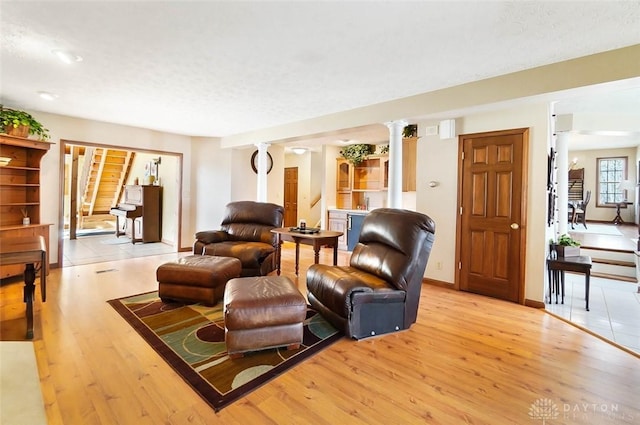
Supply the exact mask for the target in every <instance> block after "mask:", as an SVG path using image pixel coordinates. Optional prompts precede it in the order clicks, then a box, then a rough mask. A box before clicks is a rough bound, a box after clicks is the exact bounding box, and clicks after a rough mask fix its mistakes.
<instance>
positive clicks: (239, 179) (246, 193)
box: [231, 145, 284, 205]
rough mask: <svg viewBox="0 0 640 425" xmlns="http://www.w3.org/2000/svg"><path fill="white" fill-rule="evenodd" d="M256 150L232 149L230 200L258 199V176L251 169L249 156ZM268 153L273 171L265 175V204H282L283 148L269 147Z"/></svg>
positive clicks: (253, 148) (252, 148)
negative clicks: (271, 160)
mask: <svg viewBox="0 0 640 425" xmlns="http://www.w3.org/2000/svg"><path fill="white" fill-rule="evenodd" d="M256 150H257V148H256V147H255V146H252V147H250V148H245V149H233V150H232V154H231V163H232V170H231V200H232V201H247V200H248V201H255V200H256V199H258V175H257V174H256V173H255V172H254V171H253V169H252V168H251V155H253V152H255V151H256ZM267 150H268V152H269V154H270V155H271V158H272V159H273V169H272V170H271V172H270V173H269V174H267V202H272V203H274V204H278V205H283V203H284V195H283V189H284V148H283V147H282V146H279V145H271V146H269V147H268V149H267Z"/></svg>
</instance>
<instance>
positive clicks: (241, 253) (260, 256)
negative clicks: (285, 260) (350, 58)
mask: <svg viewBox="0 0 640 425" xmlns="http://www.w3.org/2000/svg"><path fill="white" fill-rule="evenodd" d="M275 250H276V249H275V248H274V247H273V246H272V245H270V244H268V243H264V242H243V241H225V242H219V243H215V244H211V245H206V246H205V247H204V255H216V256H219V257H235V258H237V259H239V260H240V262H241V263H242V268H243V269H245V268H252V269H255V268H260V264H261V263H262V260H264V258H266V257H267V256H268V255H269V254H271V253H273V252H275Z"/></svg>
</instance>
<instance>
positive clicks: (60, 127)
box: [29, 111, 195, 262]
mask: <svg viewBox="0 0 640 425" xmlns="http://www.w3.org/2000/svg"><path fill="white" fill-rule="evenodd" d="M29 112H30V113H32V114H33V115H34V117H36V119H38V121H40V122H42V123H43V124H44V125H45V126H46V127H47V128H48V129H49V132H50V135H51V141H52V142H53V143H54V145H53V146H52V147H51V149H50V151H49V152H48V153H47V154H46V155H45V156H44V157H43V159H42V165H41V166H42V170H41V177H40V178H41V185H42V190H41V198H42V199H41V201H42V207H41V209H40V214H41V217H40V220H41V222H42V223H50V224H51V225H52V226H51V228H50V239H51V243H50V246H49V252H50V258H51V261H52V262H56V261H57V258H58V244H57V241H58V235H61V234H62V229H60V228H59V225H58V220H59V217H58V216H59V211H61V210H62V208H63V205H61V199H60V191H61V189H60V185H61V184H62V181H63V177H64V176H61V175H60V169H61V167H60V164H61V163H64V157H63V156H62V157H61V152H60V145H61V143H60V139H65V140H67V141H76V142H86V143H95V144H104V145H111V146H121V147H123V148H125V149H131V148H139V149H148V150H155V151H165V152H174V153H182V155H183V158H184V163H185V164H191V138H190V137H187V136H180V135H175V134H169V133H162V132H158V131H153V130H147V129H143V128H136V127H129V126H124V125H118V124H108V123H103V122H99V121H90V120H85V119H81V118H72V117H67V116H63V115H56V114H48V113H44V112H37V111H33V112H32V111H29ZM188 170H189V167H188V166H187V167H184V168H183V175H182V184H183V186H182V194H181V197H182V207H183V217H182V218H183V221H182V226H183V232H182V240H181V241H180V243H181V246H190V245H191V243H192V238H193V236H192V234H190V233H192V232H190V231H189V230H190V229H192V227H193V225H192V222H193V218H194V216H195V211H194V210H192V208H193V206H194V204H192V200H191V196H190V193H191V176H190V172H189V171H188ZM176 201H177V200H176ZM174 226H175V227H177V226H178V224H177V223H175V224H174ZM170 227H171V225H170ZM185 229H187V230H186V231H185Z"/></svg>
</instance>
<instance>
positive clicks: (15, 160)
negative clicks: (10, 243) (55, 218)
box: [0, 134, 51, 278]
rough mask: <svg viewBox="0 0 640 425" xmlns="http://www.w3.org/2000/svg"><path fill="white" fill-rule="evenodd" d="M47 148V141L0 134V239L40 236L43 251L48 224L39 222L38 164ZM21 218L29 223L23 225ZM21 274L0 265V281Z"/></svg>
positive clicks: (19, 269) (16, 268) (17, 267)
mask: <svg viewBox="0 0 640 425" xmlns="http://www.w3.org/2000/svg"><path fill="white" fill-rule="evenodd" d="M50 147H51V143H49V142H42V141H38V140H31V139H26V138H23V137H14V136H8V135H5V134H1V135H0V158H1V159H0V238H5V237H7V238H8V237H20V236H39V235H41V236H44V238H45V241H46V244H47V251H48V249H49V226H50V224H43V223H41V222H40V162H41V160H42V157H43V156H44V155H45V154H46V153H47V152H48V151H49V148H50ZM25 216H26V217H28V218H29V224H23V218H24V217H25ZM47 254H48V252H47ZM47 258H48V257H47ZM45 266H47V267H48V261H47V264H46V265H45ZM23 271H24V266H22V265H0V278H6V277H10V276H16V275H19V274H21V273H22V272H23Z"/></svg>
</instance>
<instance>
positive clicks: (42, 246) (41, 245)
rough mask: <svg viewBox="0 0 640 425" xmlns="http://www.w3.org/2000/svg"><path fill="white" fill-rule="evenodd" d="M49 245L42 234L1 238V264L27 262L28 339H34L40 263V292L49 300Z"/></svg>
mask: <svg viewBox="0 0 640 425" xmlns="http://www.w3.org/2000/svg"><path fill="white" fill-rule="evenodd" d="M46 262H47V245H46V243H45V240H44V237H42V236H29V237H16V238H0V264H25V270H24V302H25V303H26V304H27V311H26V316H27V339H33V298H34V294H35V288H36V287H35V284H34V282H35V280H36V268H35V264H36V263H40V271H41V273H40V293H41V296H42V302H45V301H46V300H47V272H46V269H47V266H46Z"/></svg>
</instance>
